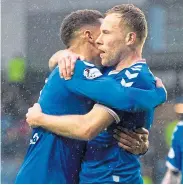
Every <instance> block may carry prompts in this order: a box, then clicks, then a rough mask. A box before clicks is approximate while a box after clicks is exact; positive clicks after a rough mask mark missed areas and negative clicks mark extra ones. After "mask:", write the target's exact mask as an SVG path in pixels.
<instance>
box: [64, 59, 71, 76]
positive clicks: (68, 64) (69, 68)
mask: <svg viewBox="0 0 183 185" xmlns="http://www.w3.org/2000/svg"><path fill="white" fill-rule="evenodd" d="M65 61H66V73H67V79H68V78H71V57H70V56H68V57H67V58H66V59H65Z"/></svg>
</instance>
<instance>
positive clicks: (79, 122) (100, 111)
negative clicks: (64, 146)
mask: <svg viewBox="0 0 183 185" xmlns="http://www.w3.org/2000/svg"><path fill="white" fill-rule="evenodd" d="M26 117H27V122H28V123H29V125H30V126H31V127H38V126H40V127H43V128H45V129H46V130H49V131H51V132H53V133H55V134H57V135H61V136H65V137H70V138H74V139H81V140H90V139H92V138H94V137H96V136H97V135H98V134H99V133H100V132H101V131H102V130H104V129H105V128H106V127H108V126H109V125H110V124H111V123H112V122H113V121H114V120H116V121H117V122H119V117H118V116H117V115H116V113H115V112H114V111H112V110H111V109H108V108H107V107H104V106H102V105H98V104H96V105H95V106H94V107H93V109H92V110H91V111H90V112H89V113H87V114H85V115H66V116H52V115H47V114H44V113H42V112H41V107H40V105H39V104H35V105H34V106H33V107H32V108H30V109H29V111H28V113H27V115H26Z"/></svg>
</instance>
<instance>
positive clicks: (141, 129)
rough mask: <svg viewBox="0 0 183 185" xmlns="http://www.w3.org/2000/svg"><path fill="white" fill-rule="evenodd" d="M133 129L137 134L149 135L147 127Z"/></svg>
mask: <svg viewBox="0 0 183 185" xmlns="http://www.w3.org/2000/svg"><path fill="white" fill-rule="evenodd" d="M134 131H135V132H136V133H138V134H147V135H149V131H148V130H147V129H145V128H143V127H142V128H138V129H135V130H134Z"/></svg>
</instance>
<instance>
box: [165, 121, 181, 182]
mask: <svg viewBox="0 0 183 185" xmlns="http://www.w3.org/2000/svg"><path fill="white" fill-rule="evenodd" d="M166 166H167V167H168V168H170V169H171V170H173V171H179V172H181V174H182V181H181V183H183V121H180V122H179V123H178V124H177V126H176V127H175V130H174V133H173V136H172V146H171V148H170V151H169V153H168V157H167V161H166Z"/></svg>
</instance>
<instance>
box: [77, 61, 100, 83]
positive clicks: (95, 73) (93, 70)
mask: <svg viewBox="0 0 183 185" xmlns="http://www.w3.org/2000/svg"><path fill="white" fill-rule="evenodd" d="M77 63H78V64H77V65H80V67H81V68H82V74H83V77H84V78H86V79H89V80H92V79H95V78H98V77H100V76H102V73H101V71H100V69H98V68H97V67H96V66H95V65H94V64H92V63H89V62H87V61H84V60H83V61H82V60H78V61H77Z"/></svg>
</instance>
